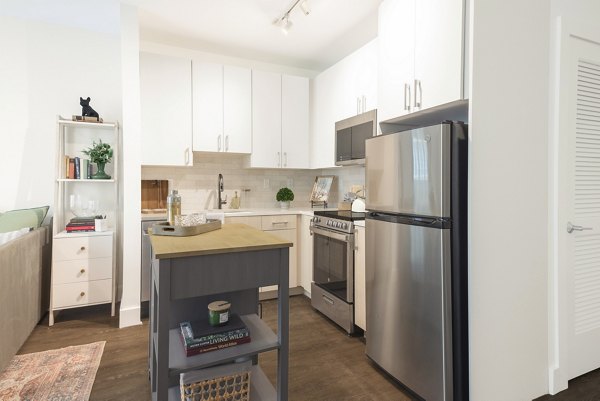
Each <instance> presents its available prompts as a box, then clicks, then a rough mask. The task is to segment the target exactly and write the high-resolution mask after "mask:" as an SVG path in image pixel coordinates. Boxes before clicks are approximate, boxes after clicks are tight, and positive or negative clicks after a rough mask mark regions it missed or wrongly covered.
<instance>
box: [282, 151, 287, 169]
mask: <svg viewBox="0 0 600 401" xmlns="http://www.w3.org/2000/svg"><path fill="white" fill-rule="evenodd" d="M283 167H287V152H283Z"/></svg>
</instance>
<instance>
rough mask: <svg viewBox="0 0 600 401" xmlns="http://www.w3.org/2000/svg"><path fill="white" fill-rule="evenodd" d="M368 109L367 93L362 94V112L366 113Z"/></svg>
mask: <svg viewBox="0 0 600 401" xmlns="http://www.w3.org/2000/svg"><path fill="white" fill-rule="evenodd" d="M366 111H367V97H366V96H365V95H363V96H362V112H363V113H366Z"/></svg>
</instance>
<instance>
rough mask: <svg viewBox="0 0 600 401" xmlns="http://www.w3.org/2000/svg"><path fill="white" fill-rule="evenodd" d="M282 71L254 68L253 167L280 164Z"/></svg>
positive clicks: (251, 160)
mask: <svg viewBox="0 0 600 401" xmlns="http://www.w3.org/2000/svg"><path fill="white" fill-rule="evenodd" d="M281 162H282V155H281V74H277V73H273V72H266V71H256V70H254V71H252V155H251V156H250V166H251V167H263V168H273V167H281Z"/></svg>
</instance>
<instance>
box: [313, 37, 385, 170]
mask: <svg viewBox="0 0 600 401" xmlns="http://www.w3.org/2000/svg"><path fill="white" fill-rule="evenodd" d="M378 53H379V47H378V40H377V39H375V40H373V41H371V42H369V43H367V44H366V45H364V46H363V47H361V48H360V49H358V50H357V51H355V52H354V53H352V54H350V55H349V56H347V57H346V58H344V59H343V60H341V61H340V62H338V63H337V64H335V65H333V66H332V67H330V68H329V69H327V70H325V71H323V72H322V73H321V74H319V75H318V76H317V77H316V78H315V79H314V80H313V82H312V85H313V88H312V102H311V113H312V119H311V127H310V135H311V145H310V146H311V149H310V157H311V160H310V166H311V168H329V167H335V122H336V121H339V120H343V119H345V118H348V117H352V116H354V115H357V114H360V113H363V112H365V111H369V110H373V109H376V108H378V103H379V100H378V97H379V96H378V95H379V93H378V85H377V81H378V68H377V65H378Z"/></svg>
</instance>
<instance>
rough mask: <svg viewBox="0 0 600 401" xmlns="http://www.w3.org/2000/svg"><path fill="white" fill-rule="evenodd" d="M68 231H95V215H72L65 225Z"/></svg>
mask: <svg viewBox="0 0 600 401" xmlns="http://www.w3.org/2000/svg"><path fill="white" fill-rule="evenodd" d="M65 230H67V232H68V233H81V232H86V231H96V221H95V217H94V216H91V217H73V218H72V219H71V220H70V221H69V222H68V223H67V226H66V227H65Z"/></svg>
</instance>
